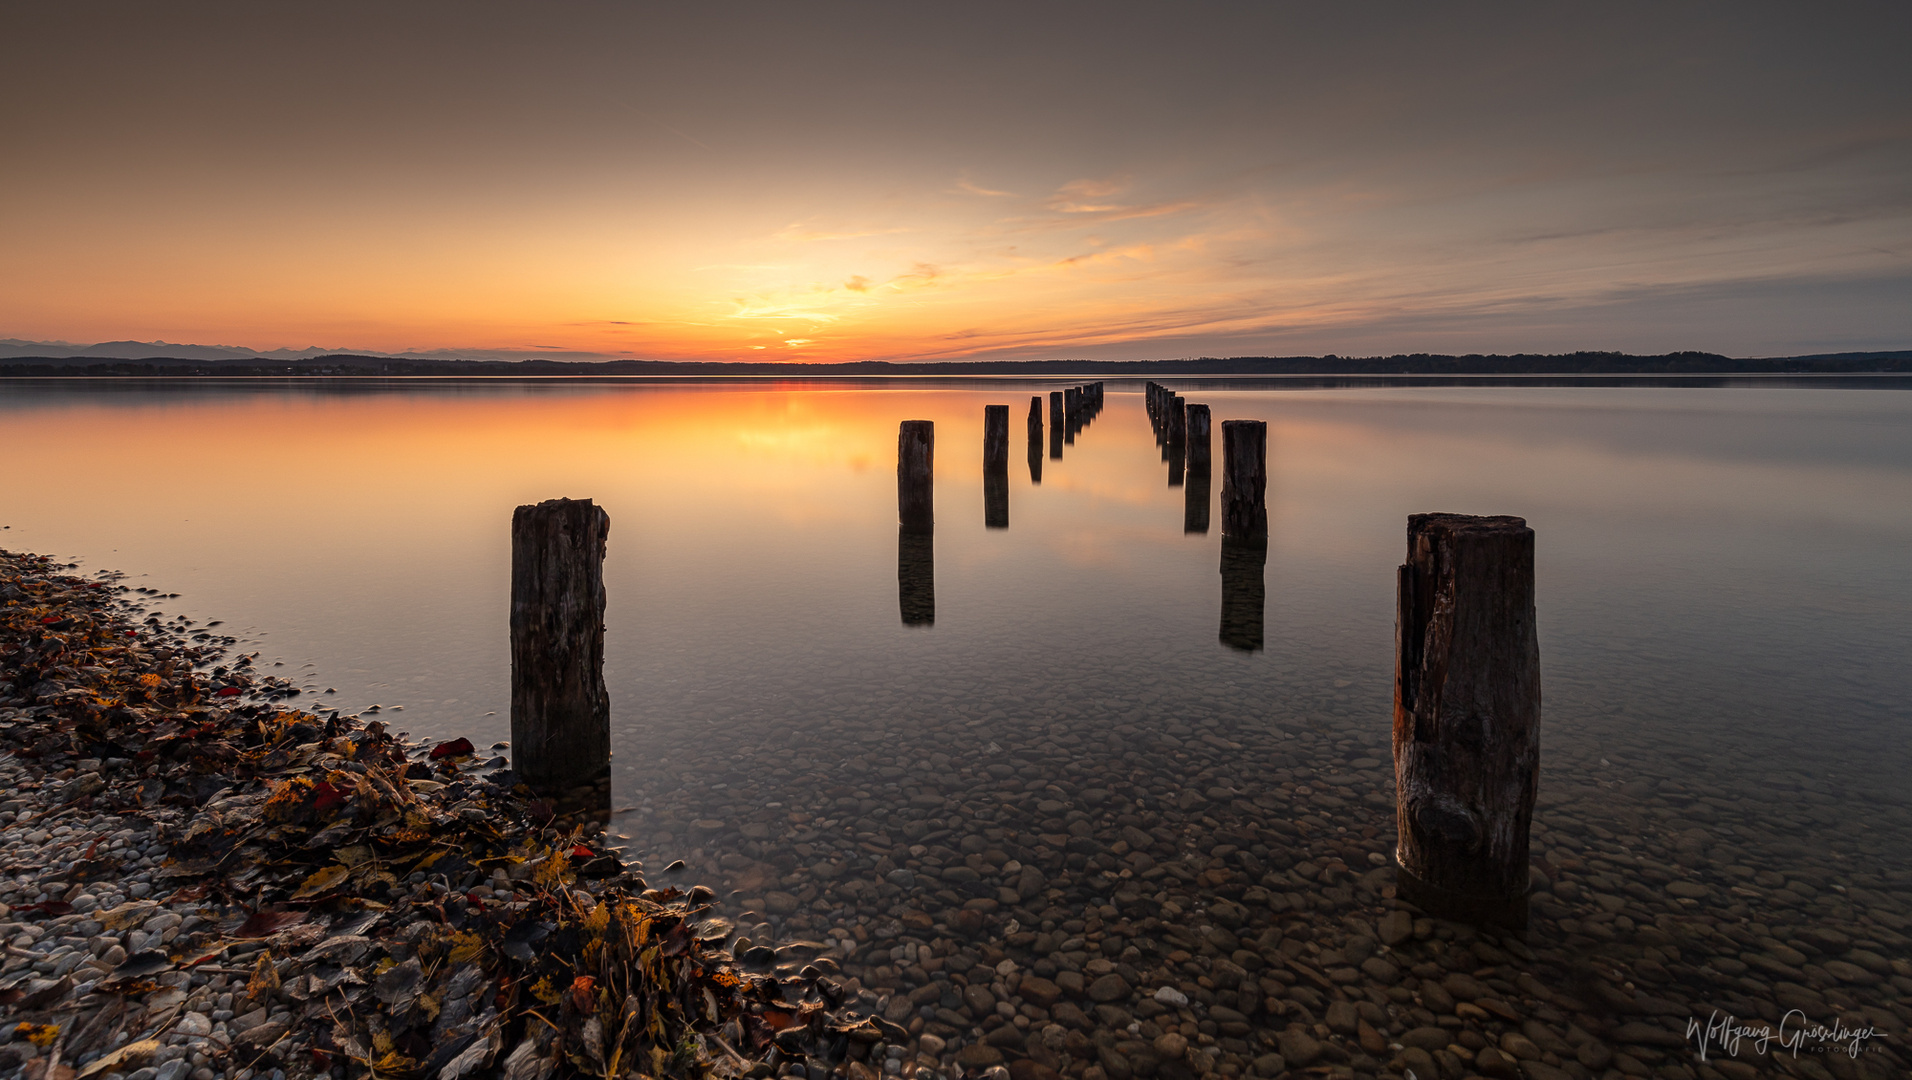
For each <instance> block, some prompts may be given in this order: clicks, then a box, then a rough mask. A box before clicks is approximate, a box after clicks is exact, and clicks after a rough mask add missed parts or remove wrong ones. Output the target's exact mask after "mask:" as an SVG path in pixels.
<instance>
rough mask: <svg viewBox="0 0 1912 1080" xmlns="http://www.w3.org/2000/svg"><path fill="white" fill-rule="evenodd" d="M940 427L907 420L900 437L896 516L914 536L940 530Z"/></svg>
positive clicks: (897, 448) (898, 436) (898, 444)
mask: <svg viewBox="0 0 1912 1080" xmlns="http://www.w3.org/2000/svg"><path fill="white" fill-rule="evenodd" d="M935 449H936V425H935V423H934V422H933V421H929V420H905V421H903V424H902V426H901V427H900V428H899V429H898V430H897V433H896V516H897V521H898V522H899V523H900V524H901V525H902V527H903V528H904V529H905V530H907V531H910V532H919V533H927V532H930V531H931V530H933V529H934V528H935V527H936V493H935V479H936V469H935Z"/></svg>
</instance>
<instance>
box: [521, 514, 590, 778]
mask: <svg viewBox="0 0 1912 1080" xmlns="http://www.w3.org/2000/svg"><path fill="white" fill-rule="evenodd" d="M610 532H611V518H610V516H609V515H608V514H606V513H605V512H604V511H603V509H602V508H600V507H598V506H596V505H593V504H592V502H591V500H589V499H579V500H572V499H551V500H548V501H546V502H541V503H539V504H537V505H536V506H520V507H518V509H517V511H516V512H515V513H513V514H512V515H511V745H512V764H513V766H514V767H515V768H516V769H517V771H518V775H520V776H522V777H523V778H524V781H525V783H527V784H529V785H531V787H532V788H533V789H535V790H537V791H539V792H547V793H551V794H560V793H563V792H564V791H566V790H568V789H570V788H572V787H576V786H579V785H583V784H589V783H594V782H595V781H596V780H597V779H598V777H599V776H600V775H601V774H603V773H605V772H606V771H607V770H608V769H609V768H610V764H611V695H610V693H609V691H607V690H606V689H605V688H604V545H605V541H606V539H607V538H608V537H609V536H610Z"/></svg>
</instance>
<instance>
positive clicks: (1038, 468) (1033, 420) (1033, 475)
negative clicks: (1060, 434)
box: [1029, 394, 1042, 484]
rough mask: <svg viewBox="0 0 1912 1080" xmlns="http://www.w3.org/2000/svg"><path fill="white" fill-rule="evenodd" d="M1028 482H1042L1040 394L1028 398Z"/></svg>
mask: <svg viewBox="0 0 1912 1080" xmlns="http://www.w3.org/2000/svg"><path fill="white" fill-rule="evenodd" d="M1029 482H1030V483H1032V484H1040V483H1042V395H1041V394H1037V395H1036V396H1035V397H1032V398H1030V399H1029Z"/></svg>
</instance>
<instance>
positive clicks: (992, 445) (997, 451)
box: [983, 405, 1009, 472]
mask: <svg viewBox="0 0 1912 1080" xmlns="http://www.w3.org/2000/svg"><path fill="white" fill-rule="evenodd" d="M983 468H984V469H985V470H988V469H1001V470H1003V471H1004V472H1008V471H1009V406H1007V405H984V406H983Z"/></svg>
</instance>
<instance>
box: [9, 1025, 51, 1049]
mask: <svg viewBox="0 0 1912 1080" xmlns="http://www.w3.org/2000/svg"><path fill="white" fill-rule="evenodd" d="M13 1036H14V1038H16V1039H17V1038H22V1037H24V1038H25V1039H26V1041H28V1042H30V1043H32V1044H33V1045H35V1046H37V1047H39V1048H40V1049H42V1050H45V1049H46V1048H47V1047H49V1046H52V1045H53V1040H55V1039H57V1038H59V1037H60V1025H58V1024H21V1025H20V1026H19V1027H17V1028H14V1029H13Z"/></svg>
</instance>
